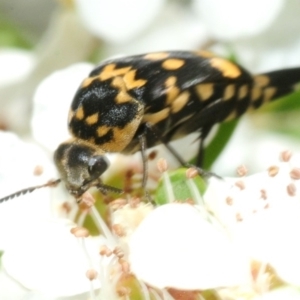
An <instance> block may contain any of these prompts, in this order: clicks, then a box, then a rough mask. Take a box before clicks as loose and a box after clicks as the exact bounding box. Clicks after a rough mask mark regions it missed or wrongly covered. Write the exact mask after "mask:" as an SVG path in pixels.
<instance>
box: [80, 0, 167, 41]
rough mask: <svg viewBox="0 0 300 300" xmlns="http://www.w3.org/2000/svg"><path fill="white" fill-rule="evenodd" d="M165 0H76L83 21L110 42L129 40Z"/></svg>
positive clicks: (151, 18)
mask: <svg viewBox="0 0 300 300" xmlns="http://www.w3.org/2000/svg"><path fill="white" fill-rule="evenodd" d="M164 2H165V1H164V0H152V1H147V0H128V1H126V2H124V1H120V0H110V1H98V0H89V1H84V0H76V1H75V3H76V6H77V10H78V14H79V16H80V17H81V19H82V21H83V24H85V26H86V27H87V28H88V29H89V30H90V31H91V32H92V33H94V34H96V35H98V36H99V37H101V38H103V39H105V40H107V41H108V42H113V43H116V42H117V43H122V42H124V41H129V40H131V39H132V38H134V37H136V36H137V35H138V34H140V33H141V32H143V31H144V30H145V28H147V27H148V26H149V25H150V24H151V23H153V22H154V20H155V17H156V16H157V15H158V14H159V12H160V10H161V9H162V8H163V6H164Z"/></svg>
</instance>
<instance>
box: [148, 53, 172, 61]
mask: <svg viewBox="0 0 300 300" xmlns="http://www.w3.org/2000/svg"><path fill="white" fill-rule="evenodd" d="M168 56H169V53H168V52H155V53H148V54H146V55H145V56H144V59H149V60H161V59H165V58H167V57H168Z"/></svg>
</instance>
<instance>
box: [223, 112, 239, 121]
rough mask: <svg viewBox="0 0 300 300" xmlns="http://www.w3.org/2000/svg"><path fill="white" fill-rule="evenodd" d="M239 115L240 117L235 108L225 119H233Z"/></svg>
mask: <svg viewBox="0 0 300 300" xmlns="http://www.w3.org/2000/svg"><path fill="white" fill-rule="evenodd" d="M237 117H238V115H237V113H236V111H234V110H233V111H232V112H231V113H230V114H229V115H228V116H227V117H226V119H225V120H224V121H231V120H234V119H236V118H237Z"/></svg>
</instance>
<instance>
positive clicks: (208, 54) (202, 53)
mask: <svg viewBox="0 0 300 300" xmlns="http://www.w3.org/2000/svg"><path fill="white" fill-rule="evenodd" d="M194 53H195V54H197V55H199V56H202V57H204V58H212V57H216V55H215V54H214V53H212V52H210V51H206V50H200V51H195V52H194Z"/></svg>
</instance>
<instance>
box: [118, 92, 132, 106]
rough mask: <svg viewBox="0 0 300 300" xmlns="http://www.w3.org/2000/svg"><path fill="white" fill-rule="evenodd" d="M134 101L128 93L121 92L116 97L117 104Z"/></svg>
mask: <svg viewBox="0 0 300 300" xmlns="http://www.w3.org/2000/svg"><path fill="white" fill-rule="evenodd" d="M131 100H132V97H131V96H130V95H129V94H128V93H126V92H123V91H121V92H119V93H118V95H117V96H116V102H117V103H119V104H120V103H126V102H129V101H131Z"/></svg>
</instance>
